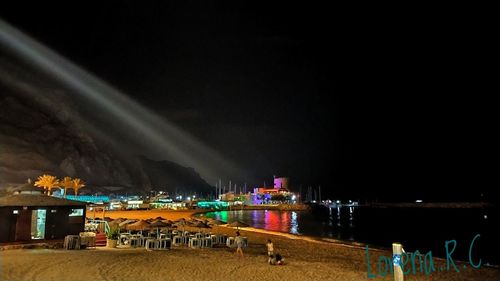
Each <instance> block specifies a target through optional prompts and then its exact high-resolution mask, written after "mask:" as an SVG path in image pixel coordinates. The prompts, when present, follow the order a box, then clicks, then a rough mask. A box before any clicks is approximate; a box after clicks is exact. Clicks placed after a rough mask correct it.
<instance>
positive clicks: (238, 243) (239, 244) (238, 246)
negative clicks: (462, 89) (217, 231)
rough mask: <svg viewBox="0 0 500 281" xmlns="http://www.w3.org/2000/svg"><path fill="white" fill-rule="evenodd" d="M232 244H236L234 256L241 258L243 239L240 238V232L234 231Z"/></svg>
mask: <svg viewBox="0 0 500 281" xmlns="http://www.w3.org/2000/svg"><path fill="white" fill-rule="evenodd" d="M234 243H235V244H236V254H239V255H240V257H243V249H242V248H243V237H241V235H240V232H239V231H236V237H235V238H234Z"/></svg>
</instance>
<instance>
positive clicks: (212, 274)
mask: <svg viewBox="0 0 500 281" xmlns="http://www.w3.org/2000/svg"><path fill="white" fill-rule="evenodd" d="M192 214H193V212H191V211H184V212H172V211H153V212H148V211H137V212H116V213H112V212H109V213H106V216H110V217H127V218H148V217H157V216H162V217H164V218H168V219H176V218H179V217H180V216H183V217H189V216H191V215H192ZM186 229H187V230H196V229H190V228H189V227H186ZM209 231H211V232H214V233H226V234H229V235H232V236H233V235H234V233H235V230H234V229H232V228H228V227H224V226H219V227H214V228H212V229H210V230H209ZM240 232H241V234H242V235H243V236H247V237H248V238H249V246H248V248H245V249H244V252H245V257H244V258H239V257H237V256H236V255H235V254H234V249H229V248H226V247H217V248H210V249H189V248H187V247H174V248H172V250H167V251H146V250H145V249H108V248H97V249H86V250H73V251H67V250H59V249H32V250H5V251H0V280H9V281H18V280H44V281H45V280H75V281H78V280H125V281H126V280H144V281H146V280H151V281H157V280H158V281H159V280H259V281H264V280H287V281H292V280H393V278H392V276H391V275H390V274H388V275H387V276H386V277H385V278H383V277H380V276H377V277H376V278H372V279H371V278H369V277H368V275H367V262H366V251H365V248H364V247H363V246H356V245H341V244H338V243H331V242H325V241H319V240H316V239H313V238H309V239H307V238H306V239H303V237H296V236H293V235H286V234H275V233H269V232H265V231H262V230H255V229H252V228H245V229H243V230H240ZM267 239H272V241H273V242H274V246H275V251H276V252H279V253H281V254H282V255H283V256H284V257H285V262H286V264H285V265H282V266H271V265H268V264H267V254H266V247H265V242H266V240H267ZM369 254H370V259H371V273H373V274H377V273H378V272H379V270H378V269H377V259H378V258H379V256H381V255H383V256H387V257H389V256H391V253H390V252H389V251H385V250H376V249H372V248H370V251H369ZM434 262H435V266H436V268H437V269H439V268H444V266H445V265H446V261H445V260H439V259H435V261H434ZM457 265H458V266H459V268H460V272H455V271H442V272H440V271H439V270H437V271H436V272H431V273H430V274H429V275H426V274H425V273H421V272H417V274H416V275H413V274H409V275H407V276H405V280H445V281H446V280H450V281H451V280H500V270H499V269H496V268H485V267H481V268H479V269H472V268H470V266H469V267H468V268H467V269H463V264H462V263H457Z"/></svg>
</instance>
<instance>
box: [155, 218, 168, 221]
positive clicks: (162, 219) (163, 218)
mask: <svg viewBox="0 0 500 281" xmlns="http://www.w3.org/2000/svg"><path fill="white" fill-rule="evenodd" d="M155 220H161V221H163V220H166V218H163V217H156V218H155Z"/></svg>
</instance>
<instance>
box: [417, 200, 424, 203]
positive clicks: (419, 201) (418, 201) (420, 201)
mask: <svg viewBox="0 0 500 281" xmlns="http://www.w3.org/2000/svg"><path fill="white" fill-rule="evenodd" d="M415 202H416V203H422V202H423V201H422V200H420V199H418V200H415Z"/></svg>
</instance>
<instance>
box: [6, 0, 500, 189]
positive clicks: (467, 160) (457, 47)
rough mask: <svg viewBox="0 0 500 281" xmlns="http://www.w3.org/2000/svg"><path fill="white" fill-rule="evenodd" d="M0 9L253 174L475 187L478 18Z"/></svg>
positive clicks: (481, 95) (313, 181)
mask: <svg viewBox="0 0 500 281" xmlns="http://www.w3.org/2000/svg"><path fill="white" fill-rule="evenodd" d="M31 7H32V6H31ZM471 13H472V12H471ZM0 16H1V17H2V18H3V19H4V20H6V21H8V22H10V23H11V24H13V25H15V26H17V27H18V28H20V29H21V30H23V31H25V32H26V33H28V34H30V35H31V36H33V37H34V38H36V39H38V40H40V41H42V42H43V43H45V44H46V45H48V46H50V47H51V48H53V49H54V50H56V51H57V52H59V53H61V54H62V55H64V56H66V57H67V58H69V59H70V60H72V61H74V62H76V63H77V64H79V65H81V66H83V67H84V68H86V69H88V70H89V71H91V72H93V73H94V74H96V75H97V76H98V77H100V78H102V79H103V80H105V81H107V82H109V83H110V84H112V85H114V86H115V87H117V88H119V89H121V90H122V91H123V92H125V93H126V94H128V95H129V96H130V97H132V98H133V99H135V100H137V101H139V102H140V103H142V104H143V105H145V106H146V107H148V108H151V109H153V110H154V111H155V112H157V113H158V114H160V115H162V116H165V117H166V118H167V119H169V120H170V121H172V122H174V123H175V124H177V125H178V126H180V127H182V128H183V129H185V130H186V131H188V132H190V133H192V134H193V135H195V136H197V137H198V138H200V139H201V140H203V141H204V142H205V143H206V144H208V145H209V146H211V147H213V148H214V149H216V150H218V151H220V152H221V153H222V154H223V155H225V156H226V157H229V158H230V159H233V160H234V161H235V162H236V163H238V164H239V165H240V166H241V167H243V168H244V169H245V170H247V171H249V173H250V174H251V178H250V179H249V181H251V182H252V183H257V182H262V181H264V180H266V181H267V182H270V180H271V178H272V175H273V174H275V175H285V176H289V177H291V178H292V182H293V183H294V184H295V186H299V185H302V186H304V187H305V186H307V185H314V186H316V185H321V186H322V188H323V190H324V192H327V193H329V194H331V195H333V196H357V197H367V196H369V197H381V198H384V197H388V196H389V197H391V196H393V197H394V194H406V193H408V194H411V195H412V196H424V197H425V196H427V198H433V197H435V198H447V197H453V196H455V195H456V194H462V195H461V196H463V194H466V195H465V197H467V196H469V195H471V196H472V195H473V196H477V195H478V193H480V192H482V191H484V190H486V192H487V189H488V187H486V186H487V182H488V181H487V180H486V178H487V177H488V175H490V173H492V170H493V169H492V168H490V167H491V166H489V165H485V159H488V157H486V156H487V155H488V154H491V153H493V151H492V149H491V148H492V147H493V146H492V144H493V143H494V142H493V136H494V135H496V134H495V132H494V131H495V130H496V127H492V126H493V125H494V122H492V120H494V117H496V114H494V112H495V111H494V108H493V101H492V96H491V95H492V94H493V93H495V91H493V87H492V86H491V85H492V82H491V81H492V79H493V74H492V72H489V67H491V65H489V63H488V60H489V59H490V55H491V51H492V50H493V49H492V46H493V42H494V40H493V38H491V36H490V35H489V31H491V25H490V24H491V22H489V19H488V17H484V18H482V17H480V16H479V17H478V16H477V15H474V17H472V15H468V14H467V13H465V14H464V13H460V14H456V15H454V14H453V13H440V12H439V11H436V12H435V13H432V12H429V11H425V13H419V12H414V13H410V12H408V11H402V12H401V13H391V12H386V13H385V12H384V13H379V12H371V11H364V12H359V11H352V12H350V13H347V14H346V13H345V11H343V10H342V9H340V8H336V7H330V6H326V5H324V6H321V5H319V6H317V5H313V4H307V5H306V4H304V3H302V4H301V5H299V4H297V5H291V4H286V5H281V4H276V3H275V4H269V3H266V4H254V3H253V2H247V3H246V4H245V3H242V2H239V3H236V4H235V3H231V2H222V1H216V2H214V3H209V2H204V3H198V2H190V1H187V2H186V1H178V2H175V3H174V2H169V3H168V4H152V3H149V4H147V3H141V4H140V5H138V4H134V5H133V4H129V2H125V3H120V4H118V5H109V6H103V5H92V4H87V3H86V2H85V4H80V5H75V4H72V5H71V6H57V7H47V6H42V7H32V8H31V9H29V11H28V10H27V9H25V8H23V4H22V3H21V4H18V6H16V7H8V8H7V7H4V8H2V9H0ZM496 92H498V91H496ZM495 94H496V93H495ZM235 177H236V176H235ZM459 187H460V188H462V189H465V190H466V191H467V192H466V193H463V192H462V191H459ZM395 197H397V195H396V196H395ZM458 197H460V196H458Z"/></svg>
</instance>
